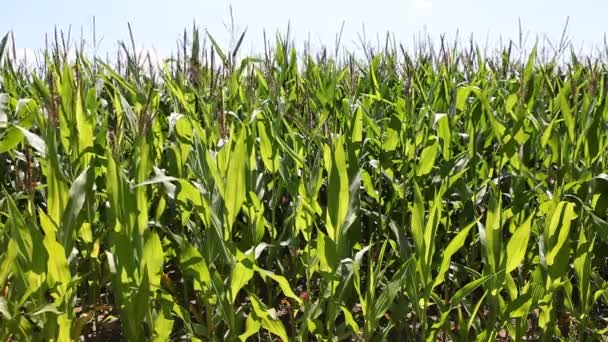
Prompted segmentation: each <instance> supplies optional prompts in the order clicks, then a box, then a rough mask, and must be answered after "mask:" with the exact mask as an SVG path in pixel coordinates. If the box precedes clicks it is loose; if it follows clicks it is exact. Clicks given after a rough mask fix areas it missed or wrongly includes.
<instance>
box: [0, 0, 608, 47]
mask: <svg viewBox="0 0 608 342" xmlns="http://www.w3.org/2000/svg"><path fill="white" fill-rule="evenodd" d="M2 2H4V4H2V5H1V6H0V8H1V9H0V34H3V33H4V32H6V31H8V30H13V32H14V33H15V37H16V41H17V47H18V48H19V49H20V50H28V51H31V50H35V49H39V48H42V47H43V46H44V34H45V33H49V32H52V30H53V28H54V27H55V26H57V27H58V28H63V29H67V28H68V27H69V25H71V27H72V33H73V35H75V36H76V37H79V36H80V33H81V30H82V31H83V32H84V37H85V38H86V39H88V40H89V41H91V40H92V18H93V16H95V18H96V23H97V24H96V28H97V35H98V39H99V38H102V39H103V40H102V42H101V45H100V46H99V48H98V51H99V52H101V53H103V52H104V51H113V50H114V49H115V47H116V41H118V40H121V39H128V29H127V22H130V23H131V24H132V25H133V29H134V34H135V38H136V41H137V43H138V45H139V46H138V48H141V49H154V50H155V51H157V53H159V54H161V55H167V54H169V53H170V52H171V51H174V50H175V49H176V41H177V40H178V39H179V38H180V36H181V34H182V32H183V29H184V28H186V27H188V28H189V27H191V25H192V23H193V22H194V21H196V23H197V24H198V25H199V26H200V27H202V28H205V29H207V30H209V32H210V33H211V34H213V35H214V36H216V37H217V38H218V40H219V41H221V42H222V44H225V45H228V44H229V41H230V34H229V30H228V29H227V27H226V25H228V24H229V22H230V20H229V19H230V15H229V13H230V12H229V6H230V5H232V8H233V11H234V17H235V21H236V25H237V29H238V30H242V29H244V28H245V27H247V28H248V33H247V37H246V40H245V43H244V45H243V48H244V49H245V50H248V51H246V52H253V51H259V50H260V49H261V48H262V47H263V41H262V39H261V37H262V30H263V29H264V28H266V29H267V30H268V31H270V32H274V31H276V30H277V29H278V30H280V31H283V32H284V31H285V28H286V27H287V23H288V22H290V23H291V26H292V28H293V31H294V33H295V40H296V41H297V42H299V43H302V42H303V41H304V40H307V39H310V40H311V42H312V43H313V47H314V46H318V45H319V44H320V43H323V44H326V45H331V44H332V43H333V41H334V38H335V35H336V33H337V32H338V31H339V30H340V26H341V24H342V22H345V26H344V35H343V42H344V43H345V44H346V45H350V46H354V45H353V44H354V43H353V42H355V41H356V40H357V34H358V33H362V32H363V29H362V25H363V24H364V25H365V32H366V35H367V37H368V38H375V37H376V36H377V35H378V34H380V35H384V33H385V32H386V31H387V30H388V31H391V32H393V33H394V34H395V35H396V37H397V38H398V39H399V40H401V41H403V42H404V43H406V44H409V43H411V42H412V41H413V37H414V35H415V34H416V33H419V32H421V31H422V30H426V32H428V33H429V34H430V36H431V37H432V38H435V39H436V38H438V37H439V35H440V34H441V33H448V36H452V37H453V35H454V32H456V30H459V31H460V35H461V36H468V35H469V34H471V33H472V34H474V36H475V38H476V40H477V41H478V42H480V43H482V44H483V43H485V42H486V41H487V40H488V38H489V40H488V41H489V42H490V45H491V44H493V43H495V42H497V38H498V37H505V38H513V39H516V38H517V35H518V19H521V21H522V25H523V28H524V31H525V32H526V33H528V34H529V41H534V39H535V37H536V36H540V37H542V36H548V37H550V38H551V39H553V40H554V41H556V40H558V39H559V37H560V35H561V31H562V29H563V26H564V24H565V22H566V18H567V17H568V16H569V17H570V24H569V30H568V32H569V37H570V38H571V40H572V41H573V42H574V44H575V46H576V47H581V46H583V45H585V46H586V47H589V46H591V45H596V46H598V45H601V44H602V43H603V39H604V32H605V31H606V26H605V27H602V24H603V23H605V19H606V18H607V17H606V16H607V13H608V2H607V1H605V0H578V1H565V0H553V1H549V0H536V1H535V0H527V1H524V0H511V1H487V0H486V1H482V0H401V1H391V0H375V1H362V0H351V1H347V0H309V1H292V0H283V1H280V0H263V1H253V0H233V1H203V0H172V1H160V0H105V1H102V0H80V1H78V0H2Z"/></svg>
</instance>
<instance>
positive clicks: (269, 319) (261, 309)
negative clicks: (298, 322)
mask: <svg viewBox="0 0 608 342" xmlns="http://www.w3.org/2000/svg"><path fill="white" fill-rule="evenodd" d="M250 300H251V307H252V308H253V312H255V314H256V316H258V317H259V318H260V320H261V325H262V328H264V329H266V330H268V331H269V332H270V333H271V334H274V335H276V336H278V337H280V338H281V339H282V340H283V341H284V342H286V341H289V337H287V332H286V331H285V326H283V323H281V320H280V319H279V317H278V315H277V313H276V311H274V309H268V308H267V307H266V305H264V303H262V302H261V301H260V300H259V299H258V298H257V297H256V296H255V295H253V294H250Z"/></svg>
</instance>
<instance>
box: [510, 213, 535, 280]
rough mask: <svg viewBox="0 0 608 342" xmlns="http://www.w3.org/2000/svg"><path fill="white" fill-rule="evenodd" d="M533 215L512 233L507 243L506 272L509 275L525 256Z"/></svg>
mask: <svg viewBox="0 0 608 342" xmlns="http://www.w3.org/2000/svg"><path fill="white" fill-rule="evenodd" d="M533 217H534V213H533V214H531V215H530V217H528V219H527V220H526V221H525V222H524V223H523V224H522V225H521V226H520V227H519V228H517V230H516V231H515V232H514V233H513V236H511V238H510V239H509V242H508V243H507V266H506V272H507V273H511V271H513V270H514V269H516V268H517V267H518V266H519V265H520V264H521V262H522V261H523V260H524V258H525V256H526V250H527V248H528V240H529V239H530V228H531V225H532V218H533Z"/></svg>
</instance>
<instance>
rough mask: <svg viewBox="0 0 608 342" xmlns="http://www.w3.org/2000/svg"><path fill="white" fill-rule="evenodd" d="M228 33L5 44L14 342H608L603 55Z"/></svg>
mask: <svg viewBox="0 0 608 342" xmlns="http://www.w3.org/2000/svg"><path fill="white" fill-rule="evenodd" d="M238 38H239V39H236V40H235V41H236V44H234V46H231V47H230V48H226V47H222V46H220V44H218V42H217V41H216V40H214V38H213V37H212V36H211V35H209V34H203V33H202V32H200V31H199V30H198V29H197V28H196V27H195V28H193V29H192V31H187V32H186V33H184V39H183V42H182V44H181V50H180V51H179V52H177V53H176V55H175V56H174V57H173V58H170V59H167V60H166V61H164V62H163V63H162V64H160V65H155V64H154V63H152V61H151V60H150V58H146V55H143V54H138V53H137V52H136V48H135V43H134V41H133V39H132V40H131V42H130V43H121V44H120V45H119V51H118V52H117V54H116V56H115V57H112V58H105V59H101V58H95V57H90V56H87V55H86V54H85V53H83V52H82V50H80V49H78V48H76V54H75V57H73V58H70V57H69V56H68V50H71V49H73V48H70V47H69V46H68V45H69V40H68V39H65V37H64V36H63V35H62V34H57V33H56V34H55V36H54V39H52V40H51V42H49V44H48V46H47V48H46V49H45V50H44V51H42V52H41V54H40V56H41V58H40V59H39V61H38V63H37V64H35V65H33V66H32V65H24V64H23V63H19V62H18V61H17V60H16V59H15V58H14V49H15V45H14V44H15V43H14V39H10V35H6V36H5V37H4V39H2V40H0V187H1V189H0V191H1V195H0V340H2V341H30V340H32V341H72V340H91V341H108V340H127V341H147V340H154V341H168V340H188V341H422V340H426V341H471V340H480V341H531V340H534V341H537V340H542V341H554V340H560V341H608V339H607V338H606V335H607V334H608V135H607V134H606V132H608V65H607V63H606V59H605V58H603V57H596V58H591V57H586V56H583V55H580V54H576V53H569V50H568V49H567V48H563V49H560V50H559V51H556V53H555V54H553V55H552V54H550V53H549V54H548V53H546V52H547V50H544V49H543V50H542V51H544V52H543V53H541V48H540V46H538V45H537V47H534V48H532V49H528V51H524V49H522V48H518V47H517V44H515V43H509V44H507V45H505V46H504V47H500V48H499V49H498V50H497V51H496V52H493V53H487V52H486V51H482V50H480V48H479V47H478V46H477V45H476V44H475V43H474V42H473V41H471V42H470V43H468V44H458V43H457V42H454V43H448V42H446V41H444V40H441V41H440V42H439V43H438V44H436V45H432V44H421V45H419V46H417V47H416V48H414V49H408V48H406V47H405V46H404V45H401V44H398V43H396V42H395V41H394V40H391V39H388V37H387V40H386V44H379V45H380V46H377V47H375V46H372V45H370V44H366V45H364V46H363V48H362V49H361V50H362V53H359V54H357V53H353V52H347V51H345V49H338V48H336V51H330V50H328V49H320V50H319V51H318V52H313V51H310V50H307V49H305V50H304V51H297V50H296V48H295V44H294V43H293V41H292V40H291V39H290V37H289V34H287V35H281V34H277V35H276V39H274V38H273V39H267V38H266V37H265V38H264V40H265V41H264V46H265V49H264V52H263V53H262V54H260V56H249V57H244V58H240V57H239V54H238V50H239V47H240V45H241V43H242V42H243V39H244V33H243V34H242V35H240V36H238ZM566 57H567V58H566Z"/></svg>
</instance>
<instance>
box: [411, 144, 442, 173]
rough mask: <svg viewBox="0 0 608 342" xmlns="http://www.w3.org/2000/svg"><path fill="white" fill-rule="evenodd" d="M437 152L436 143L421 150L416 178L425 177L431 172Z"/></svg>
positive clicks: (437, 146)
mask: <svg viewBox="0 0 608 342" xmlns="http://www.w3.org/2000/svg"><path fill="white" fill-rule="evenodd" d="M438 151H439V145H437V143H436V142H435V143H433V144H432V145H431V146H427V147H425V148H424V149H423V150H422V153H420V161H419V162H418V167H417V168H416V176H418V177H421V176H425V175H427V174H429V173H430V172H431V171H432V170H433V166H435V159H436V158H437V152H438Z"/></svg>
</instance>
